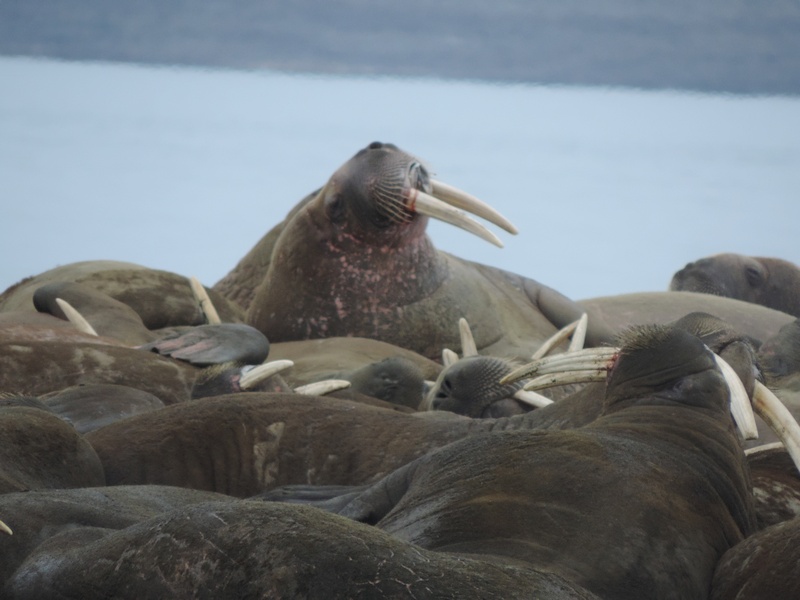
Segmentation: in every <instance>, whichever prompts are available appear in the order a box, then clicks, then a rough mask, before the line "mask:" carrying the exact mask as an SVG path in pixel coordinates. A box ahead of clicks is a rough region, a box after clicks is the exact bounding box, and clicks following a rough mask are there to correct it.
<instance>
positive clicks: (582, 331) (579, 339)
mask: <svg viewBox="0 0 800 600" xmlns="http://www.w3.org/2000/svg"><path fill="white" fill-rule="evenodd" d="M577 323H578V324H577V326H576V327H575V333H573V334H572V341H571V342H570V343H569V347H568V348H567V352H577V351H578V350H583V345H584V344H585V343H586V331H587V330H588V329H589V313H583V314H582V315H581V318H580V319H578V321H577Z"/></svg>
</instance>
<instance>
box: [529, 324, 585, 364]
mask: <svg viewBox="0 0 800 600" xmlns="http://www.w3.org/2000/svg"><path fill="white" fill-rule="evenodd" d="M577 327H578V321H573V322H572V323H570V324H569V325H564V327H562V328H561V329H559V330H558V331H556V332H555V333H554V334H553V335H551V336H550V337H549V338H547V339H546V340H545V341H544V343H543V344H542V345H541V346H539V349H538V350H536V352H534V353H533V355H532V356H531V360H539V359H540V358H543V357H544V356H546V355H547V354H549V352H550V351H551V350H552V349H553V348H555V347H556V346H558V344H560V343H561V342H563V341H564V340H566V339H567V338H568V337H569V336H571V335H572V334H573V333H574V331H575V329H576V328H577Z"/></svg>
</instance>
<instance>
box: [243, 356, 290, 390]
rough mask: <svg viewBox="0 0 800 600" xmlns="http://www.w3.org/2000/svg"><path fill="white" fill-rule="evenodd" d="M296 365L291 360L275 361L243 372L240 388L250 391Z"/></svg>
mask: <svg viewBox="0 0 800 600" xmlns="http://www.w3.org/2000/svg"><path fill="white" fill-rule="evenodd" d="M293 366H294V363H293V362H292V361H291V360H285V359H284V360H273V361H270V362H267V363H264V364H261V365H257V366H255V367H252V368H250V369H247V371H243V373H242V376H241V378H240V379H239V387H240V388H242V389H243V390H248V389H250V388H252V387H254V386H255V385H256V384H257V383H261V382H262V381H264V380H265V379H268V378H269V377H272V376H273V375H277V374H278V373H280V372H282V371H285V370H286V369H288V368H290V367H293Z"/></svg>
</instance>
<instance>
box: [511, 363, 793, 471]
mask: <svg viewBox="0 0 800 600" xmlns="http://www.w3.org/2000/svg"><path fill="white" fill-rule="evenodd" d="M618 353H619V348H588V349H585V350H581V351H580V352H573V353H571V354H559V355H556V356H551V357H544V358H541V359H538V360H536V361H533V362H531V363H529V364H527V365H524V366H522V367H520V368H518V369H516V370H514V371H512V372H511V373H509V374H508V375H506V376H504V377H503V378H501V379H500V383H501V384H502V385H505V384H507V383H512V382H514V381H518V380H520V379H527V378H532V379H531V380H530V381H528V382H527V383H526V384H525V386H524V388H523V389H525V390H533V389H543V388H547V387H552V386H556V385H564V384H567V383H588V382H592V381H605V379H606V377H607V375H608V371H609V370H610V368H611V366H612V365H613V362H614V360H615V359H616V356H617V355H618ZM714 359H715V360H716V363H717V366H718V367H719V369H720V371H721V372H722V375H723V377H724V378H725V381H726V383H727V384H728V388H729V390H730V397H731V414H732V416H733V419H734V421H735V423H736V426H737V427H738V428H739V431H740V432H741V433H742V437H744V439H746V440H753V439H758V430H757V428H756V421H755V414H758V416H759V417H761V418H762V419H763V420H764V422H765V423H766V424H767V425H769V427H770V428H771V429H772V430H773V431H774V432H775V434H776V435H777V436H778V438H779V439H780V440H781V442H782V443H783V446H784V447H785V448H786V451H787V452H788V453H789V455H790V456H791V457H792V460H793V461H794V464H795V466H796V467H797V468H798V471H800V425H798V424H797V421H796V420H795V419H794V417H793V416H792V414H791V413H790V412H789V410H788V409H787V408H786V407H785V406H784V405H783V403H782V402H781V401H780V399H779V398H778V397H777V396H776V395H775V394H774V393H773V392H772V391H771V390H770V389H769V388H768V387H767V386H765V385H764V384H762V383H761V382H760V381H756V382H755V389H754V391H753V397H752V404H751V399H750V398H749V397H748V395H747V391H746V390H745V389H744V385H743V384H742V382H741V380H740V379H739V376H738V375H736V372H735V371H734V370H733V368H732V367H731V366H730V365H729V364H728V363H727V362H725V360H724V359H723V358H721V357H720V356H718V355H717V354H714ZM754 413H755V414H754Z"/></svg>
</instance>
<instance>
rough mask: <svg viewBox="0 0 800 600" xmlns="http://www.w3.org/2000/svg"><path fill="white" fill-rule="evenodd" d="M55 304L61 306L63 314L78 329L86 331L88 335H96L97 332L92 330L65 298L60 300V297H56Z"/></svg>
mask: <svg viewBox="0 0 800 600" xmlns="http://www.w3.org/2000/svg"><path fill="white" fill-rule="evenodd" d="M56 304H58V305H59V306H60V307H61V310H63V311H64V316H65V317H67V320H68V321H69V322H70V323H72V324H73V325H75V327H76V328H77V329H78V331H82V332H83V333H88V334H89V335H97V332H96V331H95V330H94V327H92V326H91V325H90V324H89V321H87V320H86V319H85V318H84V316H83V315H82V314H81V313H79V312H78V311H77V310H75V308H73V306H72V305H71V304H70V303H69V302H67V301H66V300H62V299H61V298H56Z"/></svg>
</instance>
